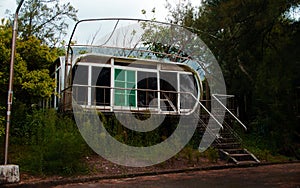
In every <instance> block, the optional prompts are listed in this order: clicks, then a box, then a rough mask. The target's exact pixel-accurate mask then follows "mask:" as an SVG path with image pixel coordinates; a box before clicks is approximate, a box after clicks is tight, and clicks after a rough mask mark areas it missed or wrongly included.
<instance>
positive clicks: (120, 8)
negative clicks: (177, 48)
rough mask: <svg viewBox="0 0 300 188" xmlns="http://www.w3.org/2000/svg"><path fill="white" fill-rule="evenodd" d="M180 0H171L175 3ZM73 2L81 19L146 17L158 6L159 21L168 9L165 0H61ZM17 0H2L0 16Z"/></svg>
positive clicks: (10, 8)
mask: <svg viewBox="0 0 300 188" xmlns="http://www.w3.org/2000/svg"><path fill="white" fill-rule="evenodd" d="M25 1H26V0H25ZM179 1H180V0H169V2H170V3H172V4H175V3H178V2H179ZM61 2H62V3H64V2H71V4H72V5H73V6H74V7H75V8H76V9H78V10H79V12H78V17H79V19H85V18H99V17H131V18H145V15H143V14H142V13H141V10H142V9H145V10H146V11H147V12H148V13H149V15H148V16H149V18H148V19H151V18H152V14H150V12H151V10H152V9H153V8H156V14H155V17H156V18H157V20H159V21H165V17H166V16H167V15H168V11H167V10H166V9H165V4H166V1H165V0H61ZM191 2H192V3H193V4H194V5H197V4H198V5H199V4H200V2H201V0H191ZM16 6H17V5H16V0H0V18H2V17H4V16H5V12H6V10H10V11H11V12H14V11H15V8H16Z"/></svg>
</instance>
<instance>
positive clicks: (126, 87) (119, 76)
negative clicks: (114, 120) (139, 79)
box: [115, 69, 136, 107]
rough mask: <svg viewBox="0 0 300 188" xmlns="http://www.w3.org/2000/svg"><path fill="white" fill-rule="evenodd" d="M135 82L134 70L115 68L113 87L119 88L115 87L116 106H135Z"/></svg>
mask: <svg viewBox="0 0 300 188" xmlns="http://www.w3.org/2000/svg"><path fill="white" fill-rule="evenodd" d="M135 82H136V76H135V71H131V70H122V69H115V88H120V89H115V105H116V106H133V107H136V90H134V89H135V87H136V84H135ZM132 88H133V89H132ZM131 89H132V90H131Z"/></svg>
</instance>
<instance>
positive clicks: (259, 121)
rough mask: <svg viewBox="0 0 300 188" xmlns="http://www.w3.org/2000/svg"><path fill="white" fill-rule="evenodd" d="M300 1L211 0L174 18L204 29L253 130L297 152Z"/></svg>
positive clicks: (188, 8)
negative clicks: (297, 12) (297, 16)
mask: <svg viewBox="0 0 300 188" xmlns="http://www.w3.org/2000/svg"><path fill="white" fill-rule="evenodd" d="M299 5H300V4H299V1H296V0H289V1H286V0H277V1H272V0H264V1H261V0H254V1H240V0H205V1H203V2H202V7H200V8H199V11H198V12H196V13H197V15H196V14H195V13H194V14H191V13H190V11H192V10H193V9H192V8H191V7H184V6H181V7H180V8H179V9H184V10H181V12H184V13H185V14H184V16H183V17H179V18H178V17H175V18H174V20H175V21H177V22H178V23H181V24H186V23H188V24H187V26H192V27H195V28H197V29H198V30H200V32H198V35H199V36H200V37H201V39H202V40H204V42H205V43H206V44H207V45H208V46H209V47H210V49H211V50H212V51H213V53H214V54H215V56H216V57H217V59H218V62H219V64H220V66H221V67H222V70H223V74H224V77H225V80H226V83H227V90H228V91H229V92H230V93H231V94H234V95H235V96H236V98H237V100H238V104H239V107H240V108H239V109H240V115H241V117H242V119H243V120H244V121H247V122H248V124H250V126H249V129H250V131H253V132H254V133H256V134H259V135H262V136H264V138H266V137H268V138H269V137H270V138H271V139H270V140H272V142H273V143H275V144H276V145H277V146H278V148H280V150H282V151H285V153H287V151H289V152H292V151H294V149H293V148H291V147H290V148H289V146H290V144H288V143H291V142H292V141H291V140H294V141H295V140H297V139H298V140H299V136H296V135H299V132H300V130H299V128H297V126H296V125H298V124H299V118H298V119H297V118H296V112H295V100H296V98H295V92H294V90H295V89H296V87H299V67H300V65H299V63H300V62H299V59H300V56H299V51H300V47H299V45H298V44H299V35H300V30H299V29H300V24H299V20H292V19H291V18H290V17H288V16H287V15H288V14H287V12H288V11H290V10H291V8H295V7H299ZM177 9H178V8H177ZM174 10H176V9H174ZM171 11H172V10H171ZM174 13H175V12H174Z"/></svg>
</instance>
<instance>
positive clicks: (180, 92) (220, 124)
mask: <svg viewBox="0 0 300 188" xmlns="http://www.w3.org/2000/svg"><path fill="white" fill-rule="evenodd" d="M73 86H79V87H91V88H104V89H105V88H106V89H118V90H135V91H149V92H151V91H152V92H163V93H174V94H188V95H190V96H192V98H193V99H194V100H195V101H196V102H197V103H198V104H199V105H200V106H201V107H202V108H203V109H204V110H205V111H206V112H207V113H208V114H209V115H210V116H211V117H212V118H213V119H214V120H215V121H216V122H217V124H218V125H219V126H220V127H221V128H222V129H223V128H224V127H223V125H222V123H220V122H219V121H218V120H217V118H216V117H215V116H214V115H213V114H212V113H211V112H210V111H209V110H208V109H207V108H206V107H205V106H204V105H203V104H202V103H201V102H200V101H199V100H198V99H197V97H195V95H194V94H193V93H191V92H187V91H184V92H182V91H164V90H153V89H137V88H119V87H110V86H88V85H79V84H73Z"/></svg>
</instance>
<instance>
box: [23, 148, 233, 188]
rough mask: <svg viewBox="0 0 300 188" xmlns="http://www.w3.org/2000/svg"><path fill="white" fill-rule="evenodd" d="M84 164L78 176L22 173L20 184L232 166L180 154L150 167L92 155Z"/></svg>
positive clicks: (222, 162)
mask: <svg viewBox="0 0 300 188" xmlns="http://www.w3.org/2000/svg"><path fill="white" fill-rule="evenodd" d="M84 162H85V163H86V164H87V166H88V172H87V173H84V174H81V175H76V176H69V177H63V176H33V175H30V174H28V173H24V172H20V173H21V175H20V176H21V177H20V179H21V180H20V183H19V184H28V183H41V182H47V181H60V180H64V179H75V178H83V179H84V178H91V177H111V176H122V175H129V176H130V175H131V174H138V173H158V174H159V173H161V172H165V171H176V170H182V169H193V168H205V167H213V166H224V165H231V164H228V163H226V162H225V161H221V160H217V161H209V160H208V159H207V158H205V157H193V158H190V157H188V156H187V155H186V154H179V155H177V156H176V157H173V158H171V159H169V160H167V161H165V162H163V163H161V164H157V165H154V166H149V167H140V168H137V167H125V166H120V165H117V164H114V163H112V162H110V161H107V160H106V159H103V158H102V157H100V156H98V155H92V156H89V157H85V159H84Z"/></svg>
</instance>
